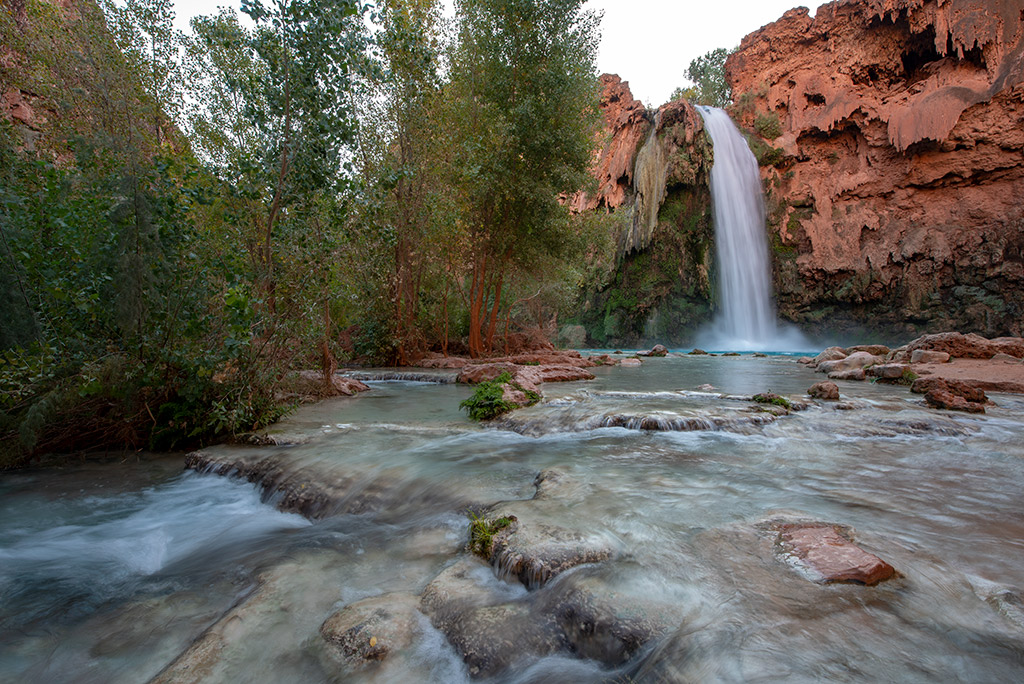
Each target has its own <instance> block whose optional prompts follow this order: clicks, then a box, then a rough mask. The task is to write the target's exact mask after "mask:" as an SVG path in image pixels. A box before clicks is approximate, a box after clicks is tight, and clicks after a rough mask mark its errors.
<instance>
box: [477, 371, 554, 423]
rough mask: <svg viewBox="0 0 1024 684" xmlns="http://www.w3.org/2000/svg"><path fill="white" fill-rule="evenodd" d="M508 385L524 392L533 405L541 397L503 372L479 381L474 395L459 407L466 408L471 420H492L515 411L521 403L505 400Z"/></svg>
mask: <svg viewBox="0 0 1024 684" xmlns="http://www.w3.org/2000/svg"><path fill="white" fill-rule="evenodd" d="M506 385H508V386H509V387H511V388H512V389H514V390H519V391H520V392H523V393H524V394H525V395H526V397H527V399H528V400H529V402H530V405H531V406H532V405H533V404H536V403H537V402H539V401H540V399H541V397H540V395H539V394H537V393H536V392H534V391H532V390H527V389H523V387H522V385H520V384H519V383H517V382H515V381H514V380H513V379H512V376H511V375H510V374H508V373H502V374H501V375H499V376H498V377H496V378H494V379H493V380H489V381H485V382H481V383H479V384H478V385H477V386H476V387H475V388H474V389H473V396H471V397H470V398H469V399H466V400H465V401H463V402H462V403H461V404H459V408H460V409H466V411H467V412H468V413H469V417H470V419H471V420H491V419H493V418H497V417H498V416H500V415H501V414H503V413H508V412H509V411H514V410H515V409H517V408H519V405H518V404H515V403H513V402H511V401H505V399H504V394H505V386H506Z"/></svg>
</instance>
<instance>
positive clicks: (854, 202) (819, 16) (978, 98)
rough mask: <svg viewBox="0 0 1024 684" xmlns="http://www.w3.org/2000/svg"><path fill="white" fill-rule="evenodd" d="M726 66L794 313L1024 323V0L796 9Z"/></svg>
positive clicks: (885, 322) (842, 323)
mask: <svg viewBox="0 0 1024 684" xmlns="http://www.w3.org/2000/svg"><path fill="white" fill-rule="evenodd" d="M726 77H727V80H728V81H729V83H730V85H731V86H732V88H733V93H734V95H735V98H736V103H735V105H734V111H733V114H734V116H735V117H736V118H738V119H739V121H740V122H741V124H742V125H744V126H745V127H747V128H748V129H752V130H753V131H756V135H757V136H758V140H757V141H756V142H755V145H754V146H755V151H757V152H759V158H760V161H761V163H762V175H763V178H764V181H765V187H766V191H767V193H768V194H767V197H768V210H769V215H770V220H769V224H770V225H769V232H770V237H771V240H772V244H773V248H774V250H773V251H774V262H775V280H776V287H777V290H778V298H779V305H780V311H781V313H782V314H783V315H784V316H786V317H788V318H792V319H793V320H796V321H798V322H800V323H802V324H803V325H804V326H805V327H811V328H813V327H815V326H816V325H817V326H821V327H826V326H828V327H830V328H832V329H833V330H835V331H840V330H842V329H843V328H846V329H847V330H850V331H853V330H855V329H859V331H864V330H873V331H876V332H878V333H881V334H888V335H891V336H905V335H906V334H908V333H914V332H918V331H930V330H938V329H961V330H965V331H968V330H969V331H975V332H980V333H985V334H988V335H990V336H991V335H1006V334H1011V335H1021V334H1022V333H1024V330H1022V325H1024V323H1022V321H1024V4H1022V3H1021V0H837V1H836V2H832V3H830V4H827V5H823V6H822V7H820V8H819V9H818V11H817V13H816V16H815V17H814V18H813V19H812V18H811V17H810V16H809V14H808V11H807V10H806V9H803V8H798V9H794V10H791V11H789V12H787V13H786V14H785V15H784V16H783V17H782V18H781V19H780V20H779V21H777V22H775V23H773V24H769V25H768V26H765V27H764V28H762V29H761V30H759V31H757V32H755V33H752V34H750V35H749V36H747V37H746V38H745V39H744V40H743V42H742V44H741V45H740V47H739V49H738V50H737V51H736V52H735V53H734V54H732V55H731V56H730V58H729V60H728V62H727V64H726ZM758 146H759V147H760V149H757V148H758Z"/></svg>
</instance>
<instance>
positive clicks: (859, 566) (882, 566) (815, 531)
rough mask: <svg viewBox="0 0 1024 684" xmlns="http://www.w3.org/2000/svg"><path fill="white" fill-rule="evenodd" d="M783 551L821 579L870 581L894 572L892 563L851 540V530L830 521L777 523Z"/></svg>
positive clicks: (778, 541)
mask: <svg viewBox="0 0 1024 684" xmlns="http://www.w3.org/2000/svg"><path fill="white" fill-rule="evenodd" d="M770 529H772V530H773V531H776V532H777V533H778V540H777V544H778V545H779V548H780V549H781V551H782V553H784V554H785V555H787V556H789V557H791V558H793V559H794V560H795V561H796V562H797V563H798V564H799V565H800V566H802V567H804V568H806V569H807V570H810V571H811V572H812V573H814V574H815V575H816V576H818V577H819V578H820V580H821V581H823V582H859V583H861V584H867V585H873V584H878V583H879V582H881V581H883V580H887V579H891V578H892V577H894V576H895V574H896V571H895V570H894V569H893V567H892V566H891V565H889V564H888V563H886V562H885V561H883V560H882V559H881V558H879V557H878V556H875V555H874V554H870V553H868V552H866V551H864V550H863V549H861V548H860V547H859V546H857V545H856V544H854V543H853V541H852V540H851V539H850V531H849V530H848V529H847V528H843V527H841V526H839V525H833V524H830V523H819V522H808V523H777V524H772V525H770Z"/></svg>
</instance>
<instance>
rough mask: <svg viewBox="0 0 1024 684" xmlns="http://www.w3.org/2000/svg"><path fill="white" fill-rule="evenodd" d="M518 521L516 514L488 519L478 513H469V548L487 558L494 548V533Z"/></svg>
mask: <svg viewBox="0 0 1024 684" xmlns="http://www.w3.org/2000/svg"><path fill="white" fill-rule="evenodd" d="M514 522H516V517H515V516H514V515H509V516H502V517H500V518H495V519H494V520H487V519H485V518H483V517H481V516H479V515H477V514H476V513H472V512H470V514H469V550H470V551H471V552H472V553H475V554H476V555H478V556H481V557H483V558H485V559H489V558H490V557H491V551H493V549H494V535H496V534H498V532H501V531H502V530H504V529H505V528H507V527H510V526H511V525H512V524H513V523H514Z"/></svg>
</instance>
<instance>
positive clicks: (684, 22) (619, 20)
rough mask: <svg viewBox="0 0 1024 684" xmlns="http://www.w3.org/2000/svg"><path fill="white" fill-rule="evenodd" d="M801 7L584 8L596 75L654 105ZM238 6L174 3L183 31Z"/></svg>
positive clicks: (663, 4) (793, 3) (787, 3)
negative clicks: (694, 71) (708, 62)
mask: <svg viewBox="0 0 1024 684" xmlns="http://www.w3.org/2000/svg"><path fill="white" fill-rule="evenodd" d="M800 4H801V0H588V2H587V7H588V8H589V9H594V10H599V11H603V12H604V21H603V22H602V24H601V34H602V36H601V50H600V53H599V55H598V59H597V68H598V70H599V71H600V72H602V73H604V72H608V73H614V74H618V75H619V76H621V77H622V78H623V80H626V81H629V85H630V89H631V90H632V91H633V97H636V98H638V99H640V100H643V101H644V102H645V103H646V104H648V105H654V106H657V105H660V104H662V103H664V102H666V101H667V100H668V98H669V96H670V95H671V94H672V91H673V90H675V89H676V88H677V87H679V86H682V85H686V84H687V83H686V78H685V74H686V67H687V66H689V64H690V61H691V60H693V59H694V58H696V57H700V56H701V55H703V54H705V53H707V52H710V51H711V50H714V49H715V48H719V47H724V48H727V49H732V48H734V47H736V46H737V45H739V44H740V40H742V38H743V36H745V35H747V34H748V33H751V32H752V31H756V30H757V29H759V28H761V27H762V26H764V25H765V24H769V23H771V22H773V21H775V20H776V19H778V18H779V17H781V16H782V14H783V13H784V12H785V11H786V10H788V9H790V8H792V7H797V6H799V5H800ZM816 4H817V2H816V1H815V0H812V2H810V3H809V5H816ZM239 5H240V2H238V0H221V1H220V2H203V1H202V0H176V2H175V7H176V12H177V15H178V16H177V23H178V25H179V26H180V27H181V28H183V29H184V28H187V26H188V19H189V18H190V17H191V16H193V15H196V14H210V13H212V12H214V11H216V10H215V8H216V7H217V6H233V7H235V9H236V10H237V9H238V7H239ZM812 10H813V7H812Z"/></svg>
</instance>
